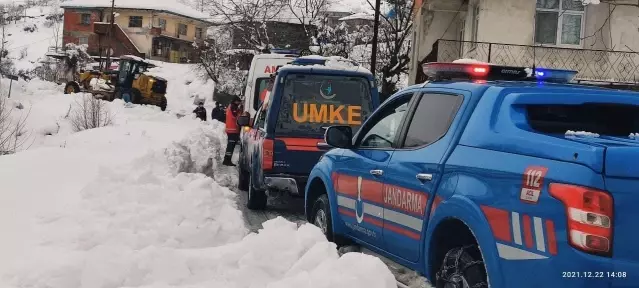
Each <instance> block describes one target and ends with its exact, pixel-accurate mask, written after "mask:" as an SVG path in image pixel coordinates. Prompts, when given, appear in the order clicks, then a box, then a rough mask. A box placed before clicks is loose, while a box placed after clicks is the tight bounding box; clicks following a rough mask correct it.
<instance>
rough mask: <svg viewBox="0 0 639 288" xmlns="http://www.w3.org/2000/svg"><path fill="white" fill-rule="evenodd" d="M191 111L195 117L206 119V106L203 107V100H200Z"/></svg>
mask: <svg viewBox="0 0 639 288" xmlns="http://www.w3.org/2000/svg"><path fill="white" fill-rule="evenodd" d="M193 113H195V117H197V118H200V120H202V121H206V108H204V102H200V103H199V104H198V105H197V108H195V110H193Z"/></svg>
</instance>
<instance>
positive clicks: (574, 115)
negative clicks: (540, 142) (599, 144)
mask: <svg viewBox="0 0 639 288" xmlns="http://www.w3.org/2000/svg"><path fill="white" fill-rule="evenodd" d="M526 114H527V118H528V124H529V125H530V128H531V129H532V130H533V131H536V132H539V133H544V134H562V135H563V134H565V133H566V131H568V130H572V131H586V132H592V133H597V134H599V135H607V136H619V137H628V136H629V135H630V133H637V132H638V131H639V106H635V105H627V104H614V103H587V104H581V105H558V104H552V105H527V106H526Z"/></svg>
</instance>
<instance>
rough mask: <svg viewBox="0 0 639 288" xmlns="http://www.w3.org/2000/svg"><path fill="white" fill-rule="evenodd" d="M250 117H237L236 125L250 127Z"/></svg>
mask: <svg viewBox="0 0 639 288" xmlns="http://www.w3.org/2000/svg"><path fill="white" fill-rule="evenodd" d="M250 117H251V116H249V115H241V116H239V117H237V125H239V126H241V127H243V126H249V127H250V126H251V118H250Z"/></svg>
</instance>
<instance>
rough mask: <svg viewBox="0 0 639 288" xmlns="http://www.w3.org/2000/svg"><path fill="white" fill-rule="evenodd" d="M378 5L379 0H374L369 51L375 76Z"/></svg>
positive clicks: (372, 71)
mask: <svg viewBox="0 0 639 288" xmlns="http://www.w3.org/2000/svg"><path fill="white" fill-rule="evenodd" d="M379 6H380V0H375V22H374V23H373V49H372V51H371V73H373V76H375V64H376V62H377V33H378V32H379Z"/></svg>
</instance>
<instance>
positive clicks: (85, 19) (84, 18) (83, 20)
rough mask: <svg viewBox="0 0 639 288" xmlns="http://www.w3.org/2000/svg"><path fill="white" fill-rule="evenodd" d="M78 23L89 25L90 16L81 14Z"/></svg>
mask: <svg viewBox="0 0 639 288" xmlns="http://www.w3.org/2000/svg"><path fill="white" fill-rule="evenodd" d="M80 23H81V24H83V25H89V24H91V14H87V13H82V15H80Z"/></svg>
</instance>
